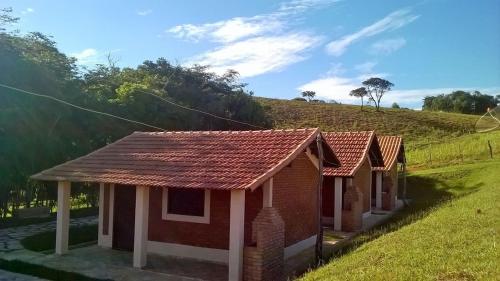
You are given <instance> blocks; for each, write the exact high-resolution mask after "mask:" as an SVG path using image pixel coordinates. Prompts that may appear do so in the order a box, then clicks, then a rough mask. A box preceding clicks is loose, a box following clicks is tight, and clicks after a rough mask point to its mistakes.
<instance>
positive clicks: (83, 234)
mask: <svg viewBox="0 0 500 281" xmlns="http://www.w3.org/2000/svg"><path fill="white" fill-rule="evenodd" d="M96 240H97V225H86V226H80V227H71V228H70V229H69V245H76V244H81V243H85V242H91V241H96ZM55 243H56V232H55V231H47V232H42V233H38V234H35V235H33V236H28V237H26V238H24V239H22V240H21V245H23V247H24V248H26V249H27V250H30V251H35V252H41V251H47V250H53V249H54V248H55V246H56V244H55Z"/></svg>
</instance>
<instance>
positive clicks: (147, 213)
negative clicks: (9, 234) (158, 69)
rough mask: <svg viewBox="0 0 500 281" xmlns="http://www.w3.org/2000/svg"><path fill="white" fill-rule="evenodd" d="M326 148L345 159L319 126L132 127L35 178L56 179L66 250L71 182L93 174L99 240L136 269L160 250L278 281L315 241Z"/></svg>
mask: <svg viewBox="0 0 500 281" xmlns="http://www.w3.org/2000/svg"><path fill="white" fill-rule="evenodd" d="M370 139H371V138H370ZM318 144H320V146H318ZM319 148H321V149H319ZM319 151H322V155H323V158H322V159H323V160H324V161H323V165H324V167H326V168H329V167H332V168H333V167H338V166H339V164H340V163H339V160H338V159H337V158H336V156H335V154H334V152H333V151H332V149H331V148H330V147H329V146H328V145H327V144H326V142H325V140H324V137H323V135H322V134H321V133H320V131H319V129H300V130H299V129H297V130H266V131H221V132H214V131H207V132H135V133H133V134H131V135H129V136H127V137H125V138H123V139H120V140H118V141H116V142H114V143H112V144H109V145H107V146H105V147H103V148H101V149H99V150H97V151H95V152H92V153H90V154H88V155H86V156H83V157H81V158H78V159H75V160H73V161H69V162H67V163H64V164H62V165H59V166H56V167H53V168H51V169H48V170H45V171H43V172H40V173H39V174H36V175H34V176H32V178H33V179H37V180H46V181H58V182H59V183H58V203H57V204H58V205H57V206H58V213H57V231H56V249H55V250H56V254H64V253H65V252H66V251H68V227H69V226H68V221H69V195H70V190H71V182H94V183H99V184H100V197H99V202H100V203H99V228H98V231H99V234H98V244H99V245H100V246H102V247H106V248H112V249H118V250H125V251H132V252H133V266H134V267H138V268H141V267H144V266H145V265H146V262H147V255H148V254H157V255H167V256H178V257H183V258H192V259H198V260H204V261H208V262H216V263H222V264H226V265H227V267H228V279H229V280H241V279H242V276H243V275H245V279H247V280H262V279H264V280H278V279H281V278H282V277H281V276H282V274H283V265H284V263H286V261H287V260H288V259H290V258H293V257H294V256H295V255H296V254H298V253H300V252H302V251H303V250H305V249H308V248H311V247H314V246H315V244H316V241H317V235H318V233H319V212H318V210H319V196H320V194H319V191H320V189H319V186H320V185H319V178H320V171H319V167H321V165H320V162H319V160H318V159H320V158H321V157H319ZM370 151H371V150H370ZM368 154H371V152H370V153H366V155H368ZM363 155H364V154H363ZM360 157H361V158H363V156H360ZM365 158H366V159H368V156H367V157H365ZM363 159H364V158H363ZM369 161H370V160H367V163H368V162H369ZM363 163H364V162H363ZM361 166H363V164H362V165H361ZM367 167H368V168H367V169H371V168H370V167H369V166H367ZM355 170H356V171H357V170H358V169H355ZM349 175H351V173H349ZM332 200H333V198H332ZM264 250H265V254H263V253H264Z"/></svg>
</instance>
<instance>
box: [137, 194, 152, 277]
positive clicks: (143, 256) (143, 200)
mask: <svg viewBox="0 0 500 281" xmlns="http://www.w3.org/2000/svg"><path fill="white" fill-rule="evenodd" d="M148 218H149V187H147V186H142V185H141V186H136V193H135V230H134V261H133V265H134V267H136V268H142V267H144V266H146V262H147V240H148Z"/></svg>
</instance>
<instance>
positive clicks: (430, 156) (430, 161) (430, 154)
mask: <svg viewBox="0 0 500 281" xmlns="http://www.w3.org/2000/svg"><path fill="white" fill-rule="evenodd" d="M431 149H432V144H431V142H430V141H429V164H430V165H431V166H432V153H431Z"/></svg>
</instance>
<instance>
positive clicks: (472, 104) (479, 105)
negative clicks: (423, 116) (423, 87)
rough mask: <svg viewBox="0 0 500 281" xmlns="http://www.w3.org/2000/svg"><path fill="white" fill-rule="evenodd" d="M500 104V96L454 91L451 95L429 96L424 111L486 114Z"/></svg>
mask: <svg viewBox="0 0 500 281" xmlns="http://www.w3.org/2000/svg"><path fill="white" fill-rule="evenodd" d="M498 103H500V95H496V96H490V95H486V94H482V93H481V92H479V91H473V92H466V91H454V92H451V93H449V94H441V95H437V96H427V97H425V98H424V105H423V106H422V109H423V110H429V111H445V112H455V113H465V114H484V113H485V112H486V111H487V110H488V108H490V109H491V108H493V107H495V106H496V105H497V104H498Z"/></svg>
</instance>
